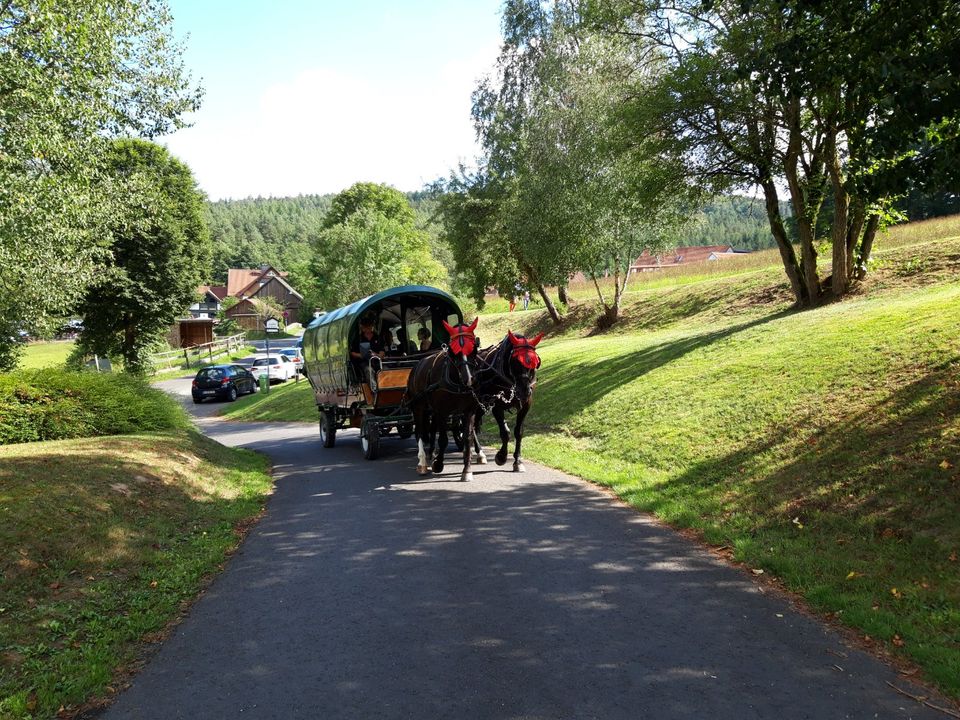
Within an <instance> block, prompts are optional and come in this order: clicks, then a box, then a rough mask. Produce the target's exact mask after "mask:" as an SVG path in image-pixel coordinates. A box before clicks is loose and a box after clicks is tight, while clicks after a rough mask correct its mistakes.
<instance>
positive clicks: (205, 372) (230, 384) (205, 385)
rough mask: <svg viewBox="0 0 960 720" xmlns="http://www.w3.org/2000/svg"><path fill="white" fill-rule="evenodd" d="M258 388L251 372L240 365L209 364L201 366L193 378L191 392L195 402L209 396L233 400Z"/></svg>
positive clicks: (199, 401)
mask: <svg viewBox="0 0 960 720" xmlns="http://www.w3.org/2000/svg"><path fill="white" fill-rule="evenodd" d="M259 390H260V386H259V385H258V384H257V378H256V377H254V375H253V373H251V372H250V371H249V370H247V369H246V368H245V367H242V366H240V365H210V366H209V367H205V368H202V369H201V370H200V371H199V372H198V373H197V376H196V377H195V378H194V379H193V385H192V387H191V394H192V395H193V401H194V402H195V403H201V402H203V401H204V400H208V399H210V398H220V399H225V400H229V401H230V402H233V401H234V400H236V399H237V396H238V395H243V394H245V393H255V392H257V391H259Z"/></svg>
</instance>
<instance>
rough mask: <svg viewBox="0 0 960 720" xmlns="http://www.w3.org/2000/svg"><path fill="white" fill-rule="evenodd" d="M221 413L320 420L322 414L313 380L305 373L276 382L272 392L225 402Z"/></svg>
mask: <svg viewBox="0 0 960 720" xmlns="http://www.w3.org/2000/svg"><path fill="white" fill-rule="evenodd" d="M217 414H218V415H222V416H223V417H225V418H227V419H228V420H244V421H260V422H274V421H279V422H284V421H288V422H297V421H302V422H318V420H319V417H320V416H319V414H318V413H317V405H316V402H315V401H314V398H313V392H312V391H311V390H310V383H309V382H307V380H306V379H305V378H303V377H301V378H300V382H295V381H293V380H287V382H285V383H283V384H282V385H272V386H271V387H270V392H268V393H265V392H261V393H259V394H258V395H252V396H250V397H249V398H247V399H246V400H245V401H244V402H243V403H231V404H229V405H225V406H224V408H223V409H222V410H221V411H220V412H219V413H217Z"/></svg>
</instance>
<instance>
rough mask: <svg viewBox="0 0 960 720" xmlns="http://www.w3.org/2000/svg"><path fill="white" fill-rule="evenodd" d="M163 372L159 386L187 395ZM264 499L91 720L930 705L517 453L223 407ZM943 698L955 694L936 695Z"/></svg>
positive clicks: (610, 714)
mask: <svg viewBox="0 0 960 720" xmlns="http://www.w3.org/2000/svg"><path fill="white" fill-rule="evenodd" d="M184 382H186V383H187V395H186V397H187V399H189V387H188V384H189V381H184V380H179V381H168V382H166V383H163V384H162V385H163V386H164V387H165V389H168V390H170V391H172V392H175V393H179V394H180V396H181V397H183V392H182V388H180V386H178V385H177V384H176V383H184ZM188 406H189V407H190V408H191V410H194V409H197V410H198V411H199V412H201V413H202V414H203V415H204V417H201V418H200V419H199V423H200V424H201V426H202V427H203V429H204V431H205V432H207V433H208V434H209V435H210V436H211V437H213V438H215V439H217V440H219V441H220V442H222V443H225V444H227V445H234V446H240V447H247V448H252V449H255V450H259V451H261V452H265V453H267V454H268V455H269V456H270V457H271V458H272V460H273V463H274V474H275V478H276V492H275V494H274V495H273V497H272V498H271V500H270V503H269V506H268V509H267V513H266V516H265V517H264V518H263V520H262V521H261V522H260V523H259V524H258V525H257V527H256V528H255V529H254V530H253V531H252V532H251V533H250V534H249V535H248V537H247V539H246V540H245V542H244V543H243V545H242V546H241V548H240V550H239V551H238V552H237V553H236V554H235V555H234V556H233V558H232V559H231V560H230V561H229V563H228V564H227V568H226V570H225V572H224V573H223V574H222V575H220V576H219V577H218V578H217V579H216V581H215V582H214V583H213V585H212V587H211V588H210V589H209V591H208V592H207V593H206V594H205V595H204V596H203V597H201V598H200V599H199V601H198V602H197V603H196V605H195V606H194V607H193V609H192V611H191V612H190V615H189V617H187V618H186V620H185V621H184V622H183V623H182V624H181V625H179V626H178V627H177V628H176V629H175V631H174V632H173V634H172V636H171V637H170V639H169V640H168V641H167V642H166V643H165V644H164V645H163V647H162V648H161V649H160V651H159V652H158V653H157V654H156V655H155V656H154V657H153V659H152V660H151V661H150V663H149V664H148V665H147V667H146V668H145V669H144V670H143V671H142V672H141V673H140V674H139V675H137V676H136V678H135V679H134V681H133V685H132V687H130V688H129V689H128V690H126V691H125V692H124V693H122V694H121V695H120V696H119V697H118V699H117V701H116V702H115V704H114V705H113V706H112V707H111V708H109V709H108V710H107V711H106V712H105V714H104V715H103V717H105V718H109V719H110V720H119V719H120V718H157V719H165V720H166V719H169V718H277V719H281V718H425V719H426V718H451V719H453V718H456V719H472V718H476V719H481V718H483V719H486V718H490V719H493V718H518V719H519V718H527V719H530V720H533V719H541V718H542V719H546V718H578V719H579V718H598V719H603V720H612V719H615V718H624V719H627V718H629V719H630V720H636V719H637V718H654V719H657V720H660V719H663V720H669V719H674V718H676V719H680V718H697V719H701V718H708V719H709V720H744V719H748V718H767V719H770V718H773V719H775V720H788V719H794V718H797V719H799V718H811V719H813V718H816V719H818V720H821V719H824V718H931V719H933V718H937V719H938V720H940V719H942V717H943V715H941V714H940V713H937V712H934V711H933V710H930V709H927V708H924V707H922V706H920V705H918V704H916V703H914V702H913V701H911V700H909V699H908V698H905V697H903V696H901V695H898V694H897V693H896V692H895V691H894V690H893V689H891V688H890V687H889V686H888V685H887V684H886V683H887V681H890V682H894V683H896V684H897V685H898V686H899V687H903V688H905V689H908V690H912V691H913V692H915V693H921V694H925V695H926V694H929V693H927V692H926V691H920V690H917V689H916V688H911V686H910V685H909V684H908V683H907V682H905V681H904V680H903V679H901V678H899V677H898V676H897V674H896V672H895V671H894V670H892V669H891V668H889V667H887V666H885V665H884V664H882V663H881V662H879V661H878V660H876V659H874V658H872V657H870V656H868V655H866V654H864V653H862V652H860V651H858V650H856V649H852V648H850V647H847V646H845V645H844V643H843V641H842V640H841V638H840V637H839V636H838V635H837V634H835V633H834V632H832V631H831V630H829V629H828V628H826V627H824V626H823V625H821V624H820V623H819V622H817V621H815V620H813V619H811V618H809V617H807V616H805V615H803V614H801V613H799V612H797V611H796V610H795V609H794V608H793V607H792V606H791V605H790V603H789V602H788V601H786V600H784V599H783V598H781V597H780V596H778V595H777V594H775V593H771V592H768V591H765V590H764V589H763V588H761V587H760V586H758V585H757V584H756V583H755V582H754V581H753V579H752V578H751V577H749V576H748V575H746V574H745V573H744V572H742V571H741V570H739V569H736V568H732V567H730V566H728V565H726V564H724V563H723V562H721V561H719V560H718V559H716V558H715V557H714V556H713V555H711V554H710V553H709V552H708V551H707V550H705V549H703V548H701V547H700V546H698V545H696V544H694V543H691V542H689V541H687V540H686V539H684V538H683V537H681V536H680V535H679V534H677V533H676V532H674V531H672V530H670V529H669V528H666V527H664V526H662V525H661V524H659V523H658V522H656V521H654V520H652V519H651V518H650V517H648V516H646V515H641V514H638V513H637V512H635V511H634V510H632V509H630V508H628V507H625V506H624V505H623V504H622V503H620V502H619V501H617V500H616V499H614V498H612V497H611V496H610V495H609V494H607V493H606V492H604V491H602V490H600V489H598V488H596V487H594V486H592V485H590V484H588V483H585V482H583V481H581V480H579V479H577V478H573V477H569V476H567V475H564V474H562V473H559V472H556V471H553V470H550V469H547V468H543V467H539V466H537V465H535V464H534V463H527V467H528V470H529V471H528V472H527V473H526V474H523V475H518V474H514V473H511V472H508V471H507V470H508V469H509V466H505V467H504V468H503V469H501V468H497V467H496V466H494V465H493V464H490V465H487V466H485V467H484V466H474V473H475V479H474V481H472V482H470V483H462V482H460V481H459V470H458V467H457V465H456V461H457V460H458V456H457V455H452V456H450V458H449V459H450V460H452V461H453V464H449V465H448V466H447V470H446V472H445V473H443V474H442V475H440V476H436V477H426V478H421V477H419V476H417V474H416V472H415V470H414V466H415V464H416V453H415V447H414V444H413V442H412V441H410V440H408V441H401V440H398V439H396V438H389V437H388V438H387V439H385V440H384V441H383V443H382V445H381V450H382V457H381V459H379V460H377V461H373V462H367V461H365V460H363V459H362V455H361V452H360V447H359V438H358V436H357V434H356V431H345V432H342V433H341V434H339V435H338V438H337V446H336V447H335V448H332V449H324V448H323V447H322V446H321V444H320V441H319V438H318V435H317V429H316V426H315V425H312V424H309V425H308V424H295V423H274V424H265V423H256V424H255V423H249V424H240V423H231V422H224V421H221V420H217V419H213V418H211V417H209V411H210V410H214V409H215V408H216V407H217V406H216V405H210V406H207V405H203V406H200V407H199V408H194V407H193V406H192V405H188ZM942 702H944V703H946V701H942Z"/></svg>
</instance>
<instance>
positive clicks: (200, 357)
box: [150, 334, 246, 370]
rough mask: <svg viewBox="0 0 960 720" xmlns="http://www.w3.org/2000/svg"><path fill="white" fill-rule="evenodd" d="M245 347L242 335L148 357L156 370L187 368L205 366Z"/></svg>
mask: <svg viewBox="0 0 960 720" xmlns="http://www.w3.org/2000/svg"><path fill="white" fill-rule="evenodd" d="M243 347H246V343H245V342H244V337H243V335H242V334H241V335H231V336H230V337H228V338H223V339H221V340H214V341H213V342H209V343H204V344H203V345H193V346H191V347H185V348H180V349H178V350H167V351H166V352H159V353H154V354H153V355H151V356H150V359H151V360H152V361H153V365H154V367H155V368H157V369H158V370H162V369H165V368H169V367H173V366H175V365H183V366H185V367H187V368H190V367H193V366H197V365H207V364H210V363H212V362H213V361H214V358H217V357H219V356H220V355H224V354H226V355H230V354H231V353H233V352H236V351H238V350H240V349H241V348H243Z"/></svg>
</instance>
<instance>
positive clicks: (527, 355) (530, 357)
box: [507, 330, 543, 370]
mask: <svg viewBox="0 0 960 720" xmlns="http://www.w3.org/2000/svg"><path fill="white" fill-rule="evenodd" d="M507 337H509V338H510V345H512V346H513V350H512V351H511V353H510V357H511V358H514V359H516V361H517V362H519V363H520V364H521V365H523V366H524V367H525V368H527V369H528V370H536V369H537V368H538V367H540V356H539V355H537V351H536V347H537V343H538V342H540V341H541V340H543V333H540V334H539V335H537V336H536V337H535V338H533V339H532V340H528V339H527V338H525V337H523V336H522V335H521V336H520V337H517V336H516V335H514V334H513V333H512V332H510V331H509V330H508V331H507Z"/></svg>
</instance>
